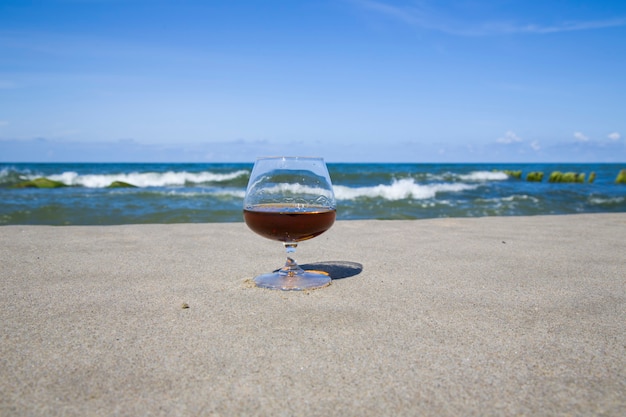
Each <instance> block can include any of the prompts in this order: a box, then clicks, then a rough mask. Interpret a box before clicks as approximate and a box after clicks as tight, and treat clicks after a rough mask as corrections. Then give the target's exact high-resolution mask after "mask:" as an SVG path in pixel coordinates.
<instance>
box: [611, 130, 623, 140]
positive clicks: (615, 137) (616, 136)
mask: <svg viewBox="0 0 626 417" xmlns="http://www.w3.org/2000/svg"><path fill="white" fill-rule="evenodd" d="M621 137H622V135H620V134H619V132H613V133H609V135H608V138H609V139H611V140H613V141H618V140H620V138H621Z"/></svg>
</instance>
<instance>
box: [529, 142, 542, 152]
mask: <svg viewBox="0 0 626 417" xmlns="http://www.w3.org/2000/svg"><path fill="white" fill-rule="evenodd" d="M530 147H531V148H533V151H538V150H539V149H541V146H540V145H539V142H538V141H536V140H533V141H532V142H531V143H530Z"/></svg>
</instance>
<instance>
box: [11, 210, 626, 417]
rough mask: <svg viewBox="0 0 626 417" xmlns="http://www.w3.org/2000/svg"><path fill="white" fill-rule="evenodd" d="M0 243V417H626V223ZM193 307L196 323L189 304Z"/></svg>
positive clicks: (121, 232)
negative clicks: (263, 278)
mask: <svg viewBox="0 0 626 417" xmlns="http://www.w3.org/2000/svg"><path fill="white" fill-rule="evenodd" d="M296 258H297V260H298V261H299V262H300V263H301V264H306V265H308V267H309V268H314V269H325V270H327V271H330V273H331V275H333V278H335V279H334V280H333V282H332V284H331V285H330V286H329V287H326V288H323V289H319V290H314V291H308V292H282V291H271V290H265V289H259V288H255V287H253V286H252V285H251V281H250V280H251V278H252V277H253V276H254V275H256V274H260V273H263V272H268V271H270V270H273V269H275V268H277V267H279V266H281V264H282V263H283V262H284V251H283V249H282V246H281V245H280V244H279V243H277V242H272V241H269V240H266V239H263V238H262V237H259V236H257V235H255V234H253V233H252V232H251V231H249V230H248V229H247V228H246V226H245V224H244V223H229V224H175V225H129V226H102V227H100V226H94V227H92V226H64V227H47V226H5V227H0V262H1V266H0V286H1V291H0V305H1V308H0V326H1V332H0V336H1V339H0V415H1V416H109V415H120V416H143V415H163V416H188V415H189V416H200V415H220V416H240V415H252V416H305V415H306V416H329V415H332V416H415V415H426V416H459V415H466V416H467V415H477V416H489V415H503V416H512V415H528V416H531V415H532V416H538V415H551V416H555V415H577V416H578V415H580V416H582V415H605V416H624V415H626V213H621V214H583V215H568V216H537V217H487V218H465V219H455V218H450V219H430V220H414V221H340V222H337V223H336V224H335V225H334V226H333V228H332V229H331V230H329V231H328V232H327V233H325V234H323V235H321V236H319V237H317V238H315V239H312V240H310V241H307V242H303V243H301V244H300V246H299V248H298V251H297V254H296ZM187 306H188V308H184V307H187Z"/></svg>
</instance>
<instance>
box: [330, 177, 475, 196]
mask: <svg viewBox="0 0 626 417" xmlns="http://www.w3.org/2000/svg"><path fill="white" fill-rule="evenodd" d="M476 187H477V186H476V185H469V184H449V183H439V184H417V183H416V182H415V181H414V180H413V179H410V178H405V179H401V180H396V181H394V182H393V183H391V184H390V185H385V184H379V185H376V186H373V187H358V188H350V187H346V186H342V185H338V186H335V187H334V189H335V196H336V198H337V199H338V200H355V199H357V198H360V197H366V198H384V199H386V200H392V201H393V200H403V199H411V198H412V199H416V200H424V199H428V198H434V197H435V196H436V195H437V193H440V192H460V191H465V190H473V189H475V188H476Z"/></svg>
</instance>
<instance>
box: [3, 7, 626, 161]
mask: <svg viewBox="0 0 626 417" xmlns="http://www.w3.org/2000/svg"><path fill="white" fill-rule="evenodd" d="M625 101H626V2H625V1H623V0H619V1H603V0H583V1H556V0H555V1H543V0H542V1H536V0H520V1H516V0H501V1H498V0H496V1H475V0H467V1H445V0H422V1H419V0H317V1H300V0H289V1H287V0H283V1H273V0H264V1H260V0H256V1H253V0H220V1H217V0H215V1H210V0H207V1H193V0H178V1H159V0H57V1H52V0H50V1H48V0H2V2H0V161H5V162H19V161H50V162H68V161H85V162H100V161H102V162H113V161H115V162H152V161H155V162H160V161H162V162H183V161H184V162H228V161H241V162H247V161H252V160H253V159H254V158H255V157H257V156H262V155H277V154H291V155H296V154H299V155H302V154H306V155H320V156H323V157H325V158H326V159H327V160H328V161H332V162H357V161H361V162H386V161H391V162H553V161H554V162H624V161H626V103H625Z"/></svg>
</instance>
